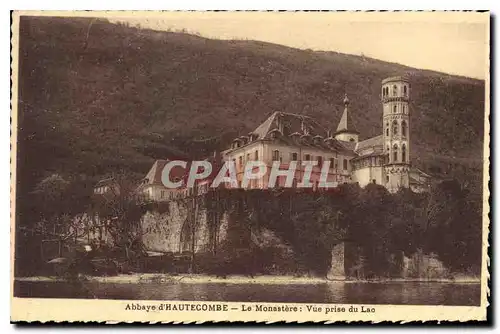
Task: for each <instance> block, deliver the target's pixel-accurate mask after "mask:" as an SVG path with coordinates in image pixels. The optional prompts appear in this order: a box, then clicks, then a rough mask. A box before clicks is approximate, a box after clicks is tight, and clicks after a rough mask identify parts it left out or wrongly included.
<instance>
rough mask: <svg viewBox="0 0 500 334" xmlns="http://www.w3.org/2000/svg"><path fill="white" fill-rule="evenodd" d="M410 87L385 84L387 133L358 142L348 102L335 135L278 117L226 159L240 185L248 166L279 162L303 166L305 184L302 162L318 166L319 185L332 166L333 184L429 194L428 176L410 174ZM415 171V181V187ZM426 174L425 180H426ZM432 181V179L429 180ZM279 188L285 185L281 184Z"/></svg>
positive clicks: (298, 118)
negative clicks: (325, 169) (324, 170)
mask: <svg viewBox="0 0 500 334" xmlns="http://www.w3.org/2000/svg"><path fill="white" fill-rule="evenodd" d="M409 101H410V84H409V82H408V80H407V79H406V78H404V77H391V78H387V79H384V80H383V81H382V90H381V104H382V117H381V121H382V124H383V127H382V128H383V133H382V134H380V135H378V136H376V137H373V138H369V139H366V140H363V141H359V134H360V133H359V132H358V131H357V130H356V128H355V127H354V124H353V122H352V119H351V111H350V110H349V99H348V97H347V96H345V98H344V101H343V103H344V111H343V114H342V117H341V119H340V122H339V124H338V126H337V129H336V131H335V132H333V131H329V130H328V129H325V128H323V127H322V126H321V125H320V124H318V123H317V122H316V121H315V120H313V119H312V118H310V117H307V116H303V115H297V114H290V113H285V112H275V113H273V114H272V115H271V116H270V117H269V118H268V119H267V120H266V121H264V123H262V124H261V125H260V126H258V127H257V128H256V129H255V130H254V131H252V132H251V133H249V134H248V136H241V137H239V138H236V139H235V140H234V141H233V143H232V145H231V148H230V149H228V150H226V151H224V152H223V157H224V160H233V161H234V162H235V163H236V169H237V174H238V181H239V182H241V180H242V176H243V172H244V170H243V167H244V166H245V163H246V162H247V161H251V160H260V161H262V162H264V163H265V164H266V166H267V167H268V169H270V168H271V166H272V164H273V162H275V161H279V162H280V163H281V166H282V168H283V169H286V168H288V164H289V163H290V162H291V161H297V162H298V169H297V172H296V173H295V178H294V180H293V184H297V183H299V182H300V181H301V177H302V175H303V172H304V167H303V166H302V162H303V161H317V162H318V166H316V167H314V168H313V172H312V176H311V182H312V183H313V184H314V186H316V185H317V184H318V181H319V175H320V171H321V166H322V164H323V162H324V161H329V162H330V166H329V167H330V168H329V170H328V177H327V180H328V181H337V183H352V182H357V183H359V185H360V186H361V187H364V186H366V185H367V184H369V183H375V184H380V185H383V186H385V187H386V188H387V189H388V190H389V191H391V192H396V191H397V190H398V189H399V188H401V187H405V188H408V187H410V186H412V188H413V185H414V186H415V188H414V190H415V191H424V189H426V186H425V184H422V182H424V181H428V180H423V179H422V178H424V179H425V174H423V173H421V172H420V171H418V170H416V169H412V170H411V169H410V166H411V164H410V110H409ZM410 171H411V172H412V174H413V175H414V176H413V180H414V182H410ZM422 174H423V175H422ZM427 176H428V175H427ZM268 178H269V172H268V173H266V175H265V176H264V177H263V179H262V180H252V181H253V183H252V182H250V184H249V185H248V187H249V188H265V187H266V185H267V182H266V181H267V179H268ZM279 185H284V180H281V181H280V183H279Z"/></svg>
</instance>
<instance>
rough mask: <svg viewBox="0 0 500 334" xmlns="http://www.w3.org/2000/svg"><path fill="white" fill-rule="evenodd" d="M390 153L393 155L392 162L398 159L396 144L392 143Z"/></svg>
mask: <svg viewBox="0 0 500 334" xmlns="http://www.w3.org/2000/svg"><path fill="white" fill-rule="evenodd" d="M392 154H393V157H392V160H393V162H397V161H398V145H396V144H394V147H393V153H392Z"/></svg>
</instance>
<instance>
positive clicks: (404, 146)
mask: <svg viewBox="0 0 500 334" xmlns="http://www.w3.org/2000/svg"><path fill="white" fill-rule="evenodd" d="M401 161H402V162H406V145H405V144H403V146H402V147H401Z"/></svg>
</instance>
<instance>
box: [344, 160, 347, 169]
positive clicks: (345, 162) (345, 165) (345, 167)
mask: <svg viewBox="0 0 500 334" xmlns="http://www.w3.org/2000/svg"><path fill="white" fill-rule="evenodd" d="M343 167H344V170H347V159H344V166H343Z"/></svg>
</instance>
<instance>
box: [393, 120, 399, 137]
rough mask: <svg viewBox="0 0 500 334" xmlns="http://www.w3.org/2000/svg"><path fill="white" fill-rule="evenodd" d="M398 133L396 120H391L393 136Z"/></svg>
mask: <svg viewBox="0 0 500 334" xmlns="http://www.w3.org/2000/svg"><path fill="white" fill-rule="evenodd" d="M397 134H398V122H397V121H396V120H394V121H393V122H392V135H393V136H395V135H397Z"/></svg>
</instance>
